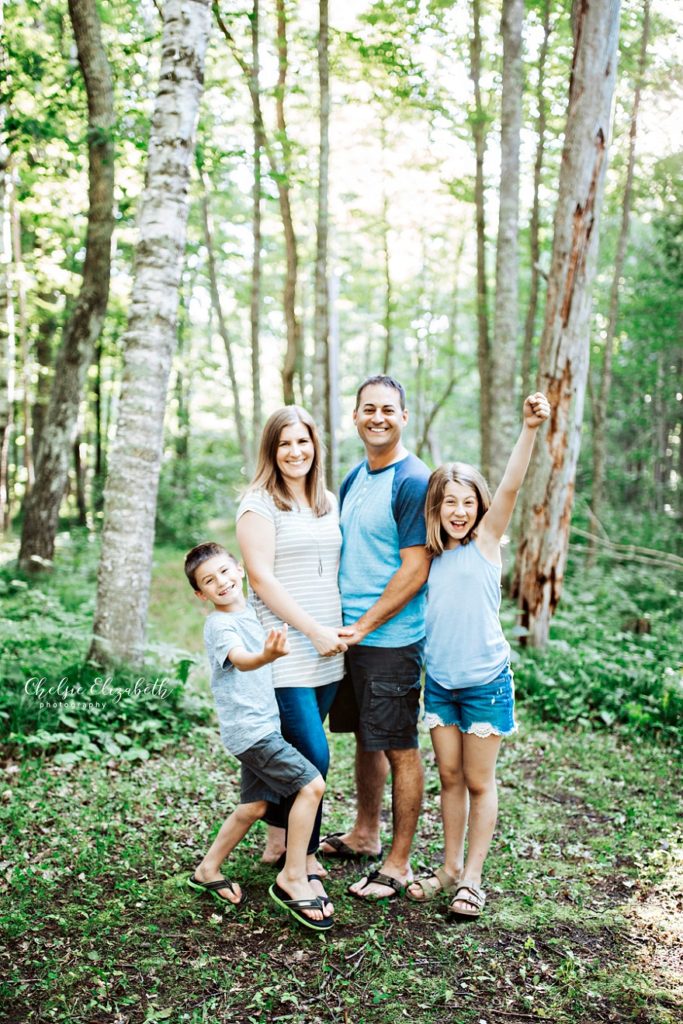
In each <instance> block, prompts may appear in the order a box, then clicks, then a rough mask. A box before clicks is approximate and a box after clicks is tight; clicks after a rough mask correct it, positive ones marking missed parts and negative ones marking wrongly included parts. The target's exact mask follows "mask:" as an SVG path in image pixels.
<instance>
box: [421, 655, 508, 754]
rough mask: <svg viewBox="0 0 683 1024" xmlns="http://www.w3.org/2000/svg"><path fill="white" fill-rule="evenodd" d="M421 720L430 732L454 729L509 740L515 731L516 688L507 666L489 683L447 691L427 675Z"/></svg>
mask: <svg viewBox="0 0 683 1024" xmlns="http://www.w3.org/2000/svg"><path fill="white" fill-rule="evenodd" d="M424 707H425V714H424V719H425V722H426V724H427V727H428V728H429V729H434V728H435V727H436V726H437V725H456V726H457V727H458V729H460V731H461V732H463V733H472V734H473V735H475V736H481V737H482V738H484V737H486V736H510V734H511V733H513V732H516V731H517V723H516V722H515V688H514V683H513V675H512V669H511V668H510V666H509V665H507V666H506V667H505V668H504V669H503V671H502V672H501V673H500V675H499V676H497V677H496V678H495V679H494V680H492V682H490V683H484V684H483V686H465V687H461V688H460V689H459V690H447V689H446V687H445V686H440V685H439V684H438V683H435V682H434V680H433V679H432V678H431V677H430V676H429V675H428V676H427V680H426V682H425V689H424Z"/></svg>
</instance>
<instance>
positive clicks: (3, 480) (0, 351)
mask: <svg viewBox="0 0 683 1024" xmlns="http://www.w3.org/2000/svg"><path fill="white" fill-rule="evenodd" d="M3 27H4V4H3V3H2V0H0V30H1V29H2V28H3ZM2 38H4V37H3V36H2V33H1V32H0V67H1V68H2V71H3V72H4V73H5V74H7V73H8V68H7V54H6V52H5V48H4V45H3V43H2V41H1V40H2ZM6 115H7V109H6V107H5V104H4V103H2V104H0V218H2V219H1V220H0V531H2V532H4V531H5V530H7V529H9V525H10V520H11V509H10V494H11V488H10V483H9V440H10V433H11V430H12V422H13V418H14V384H15V360H16V331H15V320H14V301H13V297H12V217H11V209H10V202H11V191H12V186H13V182H12V171H11V154H10V150H9V147H8V146H7V144H6V141H5V130H4V129H5V120H6Z"/></svg>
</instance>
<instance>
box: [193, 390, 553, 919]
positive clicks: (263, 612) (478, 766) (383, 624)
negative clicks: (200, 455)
mask: <svg viewBox="0 0 683 1024" xmlns="http://www.w3.org/2000/svg"><path fill="white" fill-rule="evenodd" d="M549 414H550V408H549V405H548V402H547V400H546V398H545V397H544V396H543V395H542V394H540V393H536V394H533V395H530V396H529V397H528V398H527V399H526V400H525V402H524V410H523V425H522V430H521V433H520V436H519V439H518V441H517V443H516V444H515V447H514V449H513V451H512V454H511V455H510V458H509V461H508V464H507V468H506V470H505V473H504V475H503V478H502V480H501V482H500V484H499V486H498V488H497V490H496V492H495V495H494V496H493V498H491V496H490V493H489V489H488V487H487V484H486V482H485V480H484V478H483V477H482V475H481V473H479V471H478V470H476V469H475V468H474V467H473V466H470V465H467V464H465V463H461V462H452V463H447V464H445V465H443V466H440V467H439V468H438V469H436V470H434V472H432V473H430V470H429V469H428V467H427V466H426V465H425V464H424V463H423V462H422V461H421V460H420V459H419V458H417V457H416V456H415V455H413V454H412V453H410V452H409V451H407V450H406V448H405V447H404V445H403V442H402V434H403V430H404V428H405V427H406V424H407V422H408V410H407V408H406V396H405V391H404V389H403V387H402V385H401V384H400V383H399V382H398V381H397V380H395V379H394V378H393V377H389V376H386V375H377V376H373V377H369V378H368V379H367V380H365V381H363V383H362V384H361V386H360V387H359V389H358V392H357V396H356V406H355V409H354V413H353V420H354V424H355V427H356V430H357V431H358V435H359V437H360V439H361V441H362V443H363V445H364V448H365V458H364V459H363V461H362V462H360V463H359V465H357V466H356V467H355V468H354V469H352V470H351V471H350V473H348V475H347V476H346V478H345V479H344V481H343V483H342V485H341V489H340V494H339V502H338V503H337V499H336V498H335V496H334V494H332V493H331V492H330V491H327V490H326V489H325V482H324V480H325V477H324V465H323V452H322V447H321V443H320V439H319V436H318V431H317V429H316V425H315V423H314V421H313V420H312V418H311V417H310V415H309V414H308V413H307V412H306V411H305V410H304V409H302V408H299V407H297V406H287V407H286V408H284V409H280V410H278V411H277V412H275V413H273V415H272V416H271V417H270V418H269V420H268V422H267V423H266V425H265V427H264V430H263V435H262V438H261V445H260V452H259V457H258V465H257V469H256V473H255V476H254V479H253V480H252V482H251V484H250V485H249V487H248V489H247V491H246V493H245V495H244V497H243V498H242V501H241V504H240V505H239V508H238V512H237V540H238V543H239V546H240V549H241V555H242V560H243V564H244V567H245V568H246V572H247V577H248V583H249V600H248V601H247V600H246V599H245V597H244V592H243V578H244V568H243V567H242V564H241V562H240V561H238V559H237V558H236V557H234V556H233V555H232V554H230V553H229V552H228V551H226V550H225V549H224V548H223V547H221V546H220V545H219V544H215V543H204V544H200V545H198V546H197V547H195V548H193V549H192V551H190V552H189V553H188V555H187V556H186V559H185V574H186V576H187V578H188V580H189V582H190V585H191V587H192V589H193V590H194V591H195V593H196V594H197V596H198V597H199V598H200V599H201V600H202V601H208V602H210V604H211V605H212V606H213V611H211V612H210V614H208V615H207V617H206V622H205V629H204V638H205V642H206V649H207V653H208V657H209V662H210V665H211V686H212V690H213V694H214V698H215V702H216V709H217V714H218V721H219V724H220V731H221V738H222V741H223V743H224V745H225V747H226V748H227V749H228V751H230V753H232V754H233V755H234V756H235V757H236V758H237V759H238V760H239V761H240V763H241V792H240V803H239V805H238V806H237V807H236V809H235V810H234V811H233V812H232V814H230V816H229V817H228V818H227V819H226V821H225V822H224V823H223V825H222V826H221V828H220V830H219V831H218V834H217V835H216V838H215V839H214V841H213V843H212V845H211V847H210V849H209V850H208V852H207V853H206V855H205V856H204V858H203V860H202V861H201V863H200V864H199V865H198V866H197V868H196V870H195V871H194V873H193V875H192V876H191V877H190V878H189V879H188V885H189V886H190V887H191V888H192V889H194V890H195V891H197V892H198V893H209V894H211V895H212V896H213V897H214V898H215V899H217V900H219V901H220V902H221V903H222V904H224V905H225V906H228V907H236V906H239V905H240V904H241V903H243V902H244V899H245V895H246V894H245V893H244V891H243V890H242V888H241V887H240V886H239V885H238V884H237V883H236V882H234V881H232V880H230V879H229V878H227V877H224V876H223V874H222V873H221V869H222V865H223V863H224V861H225V860H226V858H228V856H229V855H230V853H231V852H232V850H233V849H234V848H235V846H236V845H237V843H238V842H239V841H240V840H241V839H242V838H243V837H244V836H245V835H246V833H247V832H248V830H249V828H250V827H251V826H252V825H253V823H254V822H255V821H257V820H258V819H261V818H262V819H264V820H265V821H266V822H267V824H268V838H267V843H266V848H265V851H264V854H263V859H264V860H266V861H267V862H269V863H273V864H274V865H276V866H277V868H278V874H277V877H276V880H275V882H274V883H273V885H271V887H270V889H269V894H270V896H271V898H272V899H273V900H274V901H275V903H277V904H278V905H279V906H280V907H281V908H282V909H283V910H284V911H287V912H288V913H289V914H291V915H292V916H293V917H294V918H295V919H296V920H297V921H298V922H300V923H301V924H303V925H305V926H306V927H308V928H311V929H314V930H317V931H321V932H322V931H326V930H328V929H329V928H330V927H331V926H332V925H333V922H334V905H333V902H332V900H331V899H330V897H329V895H328V893H327V892H326V888H325V884H326V883H325V879H326V876H327V871H326V870H325V868H324V867H323V864H322V863H321V860H323V861H327V860H329V859H332V858H337V859H342V860H358V861H362V860H375V861H376V862H378V864H379V867H378V868H377V869H375V870H368V871H367V873H366V874H364V875H363V877H362V878H360V879H359V880H358V881H356V882H354V883H353V884H352V885H351V886H350V887H349V892H350V893H351V894H352V895H354V896H356V897H358V898H359V899H364V900H378V899H396V898H397V897H398V896H400V895H402V894H405V895H406V896H407V897H408V898H409V899H411V900H414V901H416V902H427V901H430V900H432V899H434V898H435V897H437V896H440V895H441V894H444V895H445V896H447V897H448V899H449V900H450V905H449V912H450V913H452V914H453V915H455V916H456V917H459V918H472V917H476V916H478V915H479V914H480V913H481V911H482V909H483V907H484V902H485V894H484V892H483V890H482V888H481V879H482V870H483V866H484V861H485V858H486V855H487V853H488V849H489V845H490V843H491V839H492V836H493V831H494V827H495V824H496V817H497V808H498V803H497V794H496V778H495V766H496V758H497V755H498V750H499V747H500V743H501V739H502V737H503V736H507V735H509V734H510V733H512V732H514V730H515V720H514V691H513V680H512V673H511V671H510V649H509V646H508V643H507V641H506V640H505V637H504V635H503V632H502V629H501V625H500V619H499V606H500V595H501V591H500V580H501V555H500V545H501V539H502V537H503V535H504V532H505V530H506V528H507V527H508V524H509V522H510V518H511V516H512V512H513V509H514V506H515V501H516V498H517V494H518V492H519V489H520V487H521V485H522V482H523V480H524V476H525V474H526V471H527V467H528V464H529V459H530V457H531V452H532V449H533V445H534V440H535V437H536V431H537V428H538V427H539V426H540V425H541V423H542V422H543V421H544V420H546V419H547V418H548V416H549ZM423 667H424V669H425V684H424V718H425V721H426V724H427V726H428V728H429V729H430V734H431V739H432V744H433V747H434V752H435V756H436V761H437V764H438V769H439V775H440V781H441V814H442V820H443V830H444V862H443V865H442V866H440V867H436V868H435V869H434V871H433V872H432V873H429V874H427V875H426V876H425V877H422V878H419V879H417V880H415V879H414V878H413V874H412V871H411V866H410V852H411V845H412V842H413V838H414V835H415V831H416V829H417V824H418V818H419V814H420V808H421V804H422V795H423V768H422V761H421V756H420V751H419V747H418V717H419V709H420V691H421V679H422V671H423ZM328 714H329V716H330V729H331V731H332V732H354V733H355V736H356V761H355V781H356V795H357V810H356V820H355V822H354V824H353V826H352V828H351V829H350V830H349V831H347V832H344V833H334V834H332V835H328V836H326V837H325V838H322V839H321V819H322V806H323V799H322V798H323V793H324V790H325V781H324V780H325V778H326V775H327V771H328V767H329V760H330V754H329V747H328V740H327V735H326V732H325V729H324V725H323V723H324V722H325V719H326V718H327V716H328ZM389 774H391V796H392V836H391V844H390V846H389V847H388V848H387V850H386V851H384V850H383V849H382V845H381V841H380V812H381V806H382V800H383V793H384V788H385V784H386V781H387V778H388V776H389ZM466 840H467V843H466ZM465 850H466V851H467V852H466V855H465Z"/></svg>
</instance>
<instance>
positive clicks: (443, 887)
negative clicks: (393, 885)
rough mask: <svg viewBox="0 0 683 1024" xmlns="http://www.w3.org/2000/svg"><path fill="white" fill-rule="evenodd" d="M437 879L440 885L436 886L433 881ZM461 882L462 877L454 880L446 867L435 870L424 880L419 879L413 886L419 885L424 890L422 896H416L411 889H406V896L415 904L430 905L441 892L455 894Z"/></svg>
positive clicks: (412, 883)
mask: <svg viewBox="0 0 683 1024" xmlns="http://www.w3.org/2000/svg"><path fill="white" fill-rule="evenodd" d="M434 878H435V879H436V881H437V882H438V885H437V884H435V883H434V882H433V881H432V879H434ZM459 882H460V876H459V875H458V876H457V878H454V877H453V875H450V874H449V873H448V872H447V871H446V869H445V867H440V868H435V869H434V870H433V871H432V873H431V874H430V875H426V876H425V877H424V878H417V879H416V880H415V881H414V882H411V885H419V886H420V888H421V889H422V895H421V896H415V895H413V893H412V892H410V888H407V889H406V896H407V897H408V899H409V900H412V901H413V903H429V902H430V900H433V899H434V897H435V896H438V895H439V893H440V892H445V893H450V892H453V891H454V889H455V888H456V887H457V885H458V883H459Z"/></svg>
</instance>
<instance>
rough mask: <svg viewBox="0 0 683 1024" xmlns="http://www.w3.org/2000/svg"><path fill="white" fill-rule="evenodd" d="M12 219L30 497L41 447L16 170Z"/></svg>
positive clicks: (44, 381)
mask: <svg viewBox="0 0 683 1024" xmlns="http://www.w3.org/2000/svg"><path fill="white" fill-rule="evenodd" d="M10 217H11V221H12V256H13V260H14V290H15V293H16V299H17V308H16V319H15V329H16V347H17V349H18V353H19V366H20V367H21V371H20V373H21V392H22V399H21V416H22V419H23V421H24V422H23V428H24V444H23V446H22V456H23V461H24V473H25V475H26V493H27V494H29V493H30V491H31V489H32V487H33V483H34V480H35V468H34V467H35V458H36V451H37V447H36V443H35V429H34V422H35V418H34V415H33V410H32V409H31V390H32V387H33V381H32V377H33V359H32V358H31V351H30V348H29V342H28V314H27V310H26V285H25V283H24V281H25V276H26V275H25V271H24V266H23V263H24V257H23V251H22V246H21V215H20V213H19V204H18V203H17V190H16V168H14V171H13V174H12V190H11V197H10ZM41 326H42V325H41ZM39 373H40V368H39ZM47 383H48V381H47V379H43V375H42V374H40V375H39V377H38V387H39V388H41V385H42V391H41V394H42V395H44V394H45V388H46V385H47ZM45 401H47V399H45Z"/></svg>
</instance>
